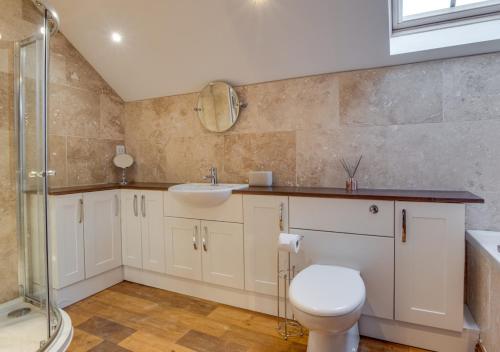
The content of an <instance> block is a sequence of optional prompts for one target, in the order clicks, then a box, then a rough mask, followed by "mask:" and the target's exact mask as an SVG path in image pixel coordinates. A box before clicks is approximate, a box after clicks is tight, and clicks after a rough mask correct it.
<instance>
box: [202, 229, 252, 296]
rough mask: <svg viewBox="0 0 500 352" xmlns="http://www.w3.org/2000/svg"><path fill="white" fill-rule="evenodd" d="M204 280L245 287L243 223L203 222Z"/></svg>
mask: <svg viewBox="0 0 500 352" xmlns="http://www.w3.org/2000/svg"><path fill="white" fill-rule="evenodd" d="M201 227H202V232H201V234H202V235H201V236H202V237H201V247H202V250H203V255H202V260H203V265H202V268H203V281H205V282H209V283H212V284H217V285H223V286H228V287H233V288H240V289H243V288H244V284H245V272H244V265H245V263H244V257H243V225H242V224H236V223H229V222H217V221H202V222H201Z"/></svg>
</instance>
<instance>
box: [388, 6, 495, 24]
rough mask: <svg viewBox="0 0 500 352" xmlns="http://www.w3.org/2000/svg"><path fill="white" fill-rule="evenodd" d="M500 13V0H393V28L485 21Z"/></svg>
mask: <svg viewBox="0 0 500 352" xmlns="http://www.w3.org/2000/svg"><path fill="white" fill-rule="evenodd" d="M499 14H500V0H392V24H393V31H394V32H397V31H403V30H404V31H406V30H408V29H413V30H415V29H421V28H424V29H426V28H427V29H428V27H430V26H431V27H441V28H442V27H446V26H450V25H456V24H457V23H463V22H464V21H467V22H473V21H484V20H487V19H489V18H490V17H492V16H498V15H499Z"/></svg>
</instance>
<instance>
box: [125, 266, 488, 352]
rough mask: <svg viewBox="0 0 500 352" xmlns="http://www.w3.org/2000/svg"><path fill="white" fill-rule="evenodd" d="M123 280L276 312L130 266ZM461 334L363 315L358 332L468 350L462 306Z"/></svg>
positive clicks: (268, 301) (261, 299)
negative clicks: (462, 327) (462, 321)
mask: <svg viewBox="0 0 500 352" xmlns="http://www.w3.org/2000/svg"><path fill="white" fill-rule="evenodd" d="M124 279H125V280H127V281H131V282H135V283H139V284H142V285H146V286H152V287H156V288H160V289H163V290H168V291H173V292H177V293H181V294H185V295H189V296H193V297H197V298H202V299H207V300H211V301H215V302H219V303H223V304H227V305H231V306H235V307H239V308H244V309H248V310H252V311H257V312H261V313H265V314H270V315H276V297H274V296H268V295H263V294H258V293H253V292H248V291H244V290H237V289H232V288H226V287H222V286H217V285H211V284H207V283H204V282H201V281H195V280H189V279H182V278H178V277H174V276H170V275H165V274H160V273H154V272H150V271H146V270H141V269H136V268H132V267H124ZM464 319H465V324H464V330H463V332H462V333H458V332H453V331H448V330H442V329H436V328H431V327H425V326H420V325H414V324H407V323H402V322H398V321H394V320H387V319H381V318H375V317H369V316H363V317H362V318H361V320H360V323H359V330H360V334H361V335H363V336H368V337H373V338H376V339H380V340H385V341H391V342H396V343H401V344H405V345H409V346H414V347H419V348H425V349H429V350H432V351H439V352H471V351H474V346H475V344H476V343H477V341H478V337H479V328H478V327H477V325H476V323H475V322H474V319H473V318H472V315H470V312H469V310H468V308H467V307H465V316H464Z"/></svg>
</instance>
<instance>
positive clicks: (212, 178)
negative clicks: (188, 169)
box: [203, 166, 217, 185]
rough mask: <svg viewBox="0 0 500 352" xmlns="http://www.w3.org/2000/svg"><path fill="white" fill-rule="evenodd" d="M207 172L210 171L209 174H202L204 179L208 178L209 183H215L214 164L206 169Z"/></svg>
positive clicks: (215, 169) (215, 170)
mask: <svg viewBox="0 0 500 352" xmlns="http://www.w3.org/2000/svg"><path fill="white" fill-rule="evenodd" d="M208 172H210V175H207V176H203V179H204V180H210V183H211V184H213V185H216V184H217V168H216V167H215V166H212V167H211V168H210V169H208Z"/></svg>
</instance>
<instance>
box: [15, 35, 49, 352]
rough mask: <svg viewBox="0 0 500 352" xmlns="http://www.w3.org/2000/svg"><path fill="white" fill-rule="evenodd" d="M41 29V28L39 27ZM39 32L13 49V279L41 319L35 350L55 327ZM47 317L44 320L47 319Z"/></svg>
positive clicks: (42, 38) (42, 48) (42, 45)
mask: <svg viewBox="0 0 500 352" xmlns="http://www.w3.org/2000/svg"><path fill="white" fill-rule="evenodd" d="M41 28H45V27H41ZM44 33H45V31H44V30H41V31H40V33H37V34H36V35H34V36H32V37H31V38H28V39H26V40H24V41H22V42H20V43H19V48H18V56H19V57H18V65H19V67H18V75H19V76H18V89H19V93H20V94H19V102H18V104H19V105H18V106H19V110H18V111H19V112H18V113H19V116H18V134H17V135H18V156H19V160H18V202H19V203H18V204H19V209H18V224H19V225H18V226H19V232H18V233H19V237H20V238H19V244H20V246H19V248H20V253H19V254H20V270H19V280H20V284H21V290H22V291H23V292H22V296H23V297H24V300H25V301H27V302H29V303H31V304H33V306H34V307H37V308H38V309H39V310H40V313H41V314H44V315H45V316H46V318H48V319H46V320H44V326H43V328H42V327H39V328H38V329H37V331H36V332H35V333H36V334H37V335H38V336H39V339H40V347H42V346H43V345H44V343H45V342H46V341H48V339H49V338H50V335H51V326H57V320H56V319H55V316H53V311H52V309H51V305H50V290H49V282H48V280H49V275H48V274H49V273H48V267H49V266H48V259H49V258H48V254H47V253H48V240H47V236H46V233H47V201H46V199H47V197H46V192H47V185H46V176H47V174H46V166H47V160H46V158H47V156H46V155H47V153H46V151H47V132H46V129H47V126H46V114H47V106H46V103H45V102H46V96H45V94H46V79H47V77H46V74H47V72H46V45H47V43H46V40H47V38H46V36H45V34H44ZM47 316H48V317H47Z"/></svg>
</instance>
